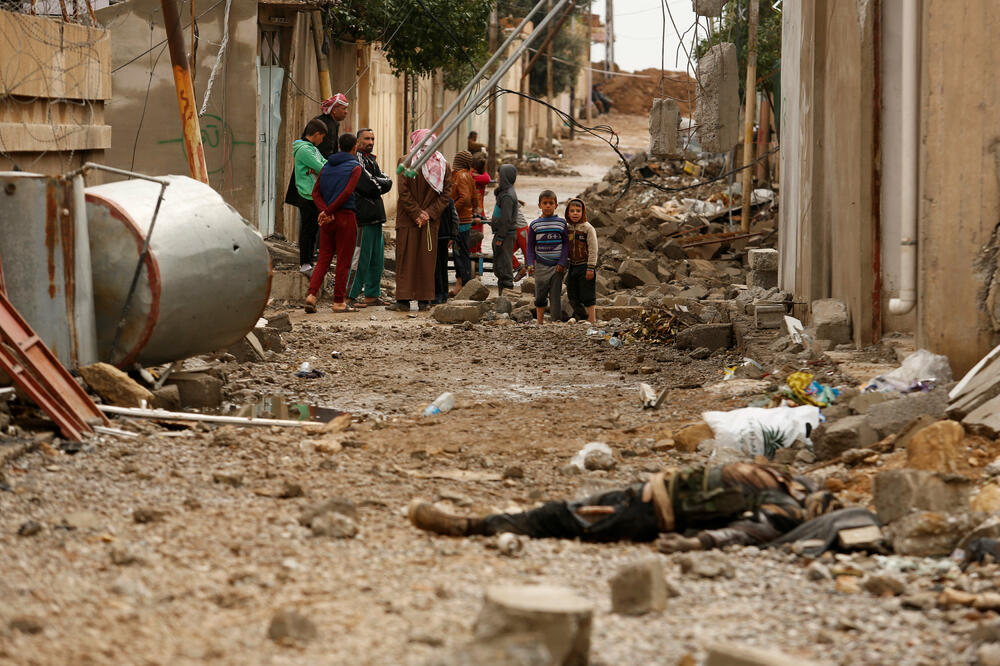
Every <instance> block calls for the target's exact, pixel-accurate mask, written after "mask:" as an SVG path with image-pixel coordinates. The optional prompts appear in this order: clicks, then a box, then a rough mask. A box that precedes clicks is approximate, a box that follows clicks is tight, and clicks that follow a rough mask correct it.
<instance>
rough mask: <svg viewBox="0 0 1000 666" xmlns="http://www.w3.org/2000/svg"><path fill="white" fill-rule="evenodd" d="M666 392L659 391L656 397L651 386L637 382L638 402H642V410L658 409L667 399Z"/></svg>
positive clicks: (665, 390)
mask: <svg viewBox="0 0 1000 666" xmlns="http://www.w3.org/2000/svg"><path fill="white" fill-rule="evenodd" d="M667 390H668V389H663V390H662V391H660V395H659V396H657V395H656V391H654V390H653V387H652V386H650V385H649V384H647V383H645V382H639V400H640V401H641V402H642V408H643V409H659V408H660V405H662V404H663V401H664V400H665V399H666V397H667Z"/></svg>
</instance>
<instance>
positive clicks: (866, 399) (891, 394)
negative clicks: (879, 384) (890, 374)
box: [841, 391, 900, 414]
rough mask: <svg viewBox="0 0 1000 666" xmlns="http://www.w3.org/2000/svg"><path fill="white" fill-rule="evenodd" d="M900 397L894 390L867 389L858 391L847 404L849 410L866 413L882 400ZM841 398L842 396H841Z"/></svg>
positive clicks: (886, 400)
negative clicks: (865, 391)
mask: <svg viewBox="0 0 1000 666" xmlns="http://www.w3.org/2000/svg"><path fill="white" fill-rule="evenodd" d="M898 397H900V396H899V394H898V393H896V392H895V391H869V392H867V393H859V394H858V395H856V396H854V397H853V398H851V399H850V400H849V401H848V403H847V406H848V407H850V408H851V411H852V412H854V413H855V414H867V413H868V412H869V410H871V408H872V407H874V406H875V405H878V404H880V403H883V402H888V401H889V400H895V399H896V398H898ZM841 398H843V396H841Z"/></svg>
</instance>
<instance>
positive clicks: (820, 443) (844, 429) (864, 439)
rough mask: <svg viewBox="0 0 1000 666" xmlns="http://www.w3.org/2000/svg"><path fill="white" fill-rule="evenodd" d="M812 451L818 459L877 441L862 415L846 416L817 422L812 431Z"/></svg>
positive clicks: (834, 456)
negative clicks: (836, 419) (837, 419)
mask: <svg viewBox="0 0 1000 666" xmlns="http://www.w3.org/2000/svg"><path fill="white" fill-rule="evenodd" d="M811 437H812V440H813V451H814V452H815V454H816V458H817V459H818V460H830V459H831V458H836V457H837V456H839V455H840V454H842V453H843V452H844V451H847V450H848V449H864V448H867V447H869V446H871V445H872V444H874V443H875V442H877V441H878V439H879V438H878V435H877V434H876V432H875V430H873V429H872V427H871V426H870V425H868V421H867V420H866V419H865V417H864V416H846V417H844V418H842V419H840V420H839V421H833V422H830V421H827V422H825V423H821V424H819V427H817V428H816V429H815V430H814V431H813V433H812V436H811Z"/></svg>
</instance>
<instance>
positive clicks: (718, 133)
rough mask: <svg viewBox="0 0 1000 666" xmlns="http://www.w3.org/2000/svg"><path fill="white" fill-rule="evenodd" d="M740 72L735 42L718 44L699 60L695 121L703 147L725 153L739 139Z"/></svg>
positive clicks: (710, 150) (714, 151)
mask: <svg viewBox="0 0 1000 666" xmlns="http://www.w3.org/2000/svg"><path fill="white" fill-rule="evenodd" d="M739 74H740V73H739V68H738V65H737V60H736V46H735V45H734V44H732V43H729V42H724V43H722V44H716V45H715V46H713V47H712V48H711V49H709V50H708V51H707V52H706V53H705V55H704V56H702V57H701V59H700V60H698V71H697V79H698V90H697V105H696V106H695V110H694V122H695V126H696V127H697V130H696V132H697V134H698V141H699V142H700V143H701V147H702V149H703V150H706V151H708V152H713V153H722V152H725V151H727V150H730V149H731V148H732V147H733V146H735V145H736V142H737V140H739V130H740V128H739V111H740V96H739V89H740V81H739Z"/></svg>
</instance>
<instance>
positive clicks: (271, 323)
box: [267, 312, 292, 333]
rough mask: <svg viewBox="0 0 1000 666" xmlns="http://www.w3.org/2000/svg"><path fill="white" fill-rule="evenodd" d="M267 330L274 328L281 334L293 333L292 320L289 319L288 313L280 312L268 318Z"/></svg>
mask: <svg viewBox="0 0 1000 666" xmlns="http://www.w3.org/2000/svg"><path fill="white" fill-rule="evenodd" d="M267 328H273V329H274V330H276V331H278V332H279V333H291V332H292V320H291V319H289V318H288V313H287V312H279V313H278V314H276V315H271V316H270V317H268V318H267Z"/></svg>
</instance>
